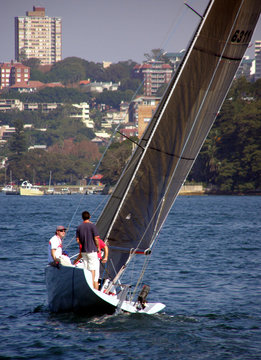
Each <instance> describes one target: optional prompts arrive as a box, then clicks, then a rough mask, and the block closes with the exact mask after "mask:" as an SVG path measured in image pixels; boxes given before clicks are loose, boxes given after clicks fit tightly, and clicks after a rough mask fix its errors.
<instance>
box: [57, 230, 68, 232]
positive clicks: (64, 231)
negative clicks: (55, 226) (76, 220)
mask: <svg viewBox="0 0 261 360" xmlns="http://www.w3.org/2000/svg"><path fill="white" fill-rule="evenodd" d="M58 231H60V232H65V231H66V230H58Z"/></svg>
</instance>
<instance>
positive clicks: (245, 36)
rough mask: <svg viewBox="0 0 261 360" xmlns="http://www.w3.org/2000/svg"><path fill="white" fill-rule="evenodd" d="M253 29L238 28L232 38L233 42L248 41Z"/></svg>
mask: <svg viewBox="0 0 261 360" xmlns="http://www.w3.org/2000/svg"><path fill="white" fill-rule="evenodd" d="M251 34H252V30H247V31H245V30H236V31H235V33H234V35H233V36H232V38H231V42H237V43H240V42H243V43H246V42H248V41H249V40H250V37H251Z"/></svg>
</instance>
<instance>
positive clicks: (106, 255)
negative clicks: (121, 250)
mask: <svg viewBox="0 0 261 360" xmlns="http://www.w3.org/2000/svg"><path fill="white" fill-rule="evenodd" d="M108 255H109V249H108V246H107V245H105V248H104V258H103V259H102V263H106V262H107V260H108Z"/></svg>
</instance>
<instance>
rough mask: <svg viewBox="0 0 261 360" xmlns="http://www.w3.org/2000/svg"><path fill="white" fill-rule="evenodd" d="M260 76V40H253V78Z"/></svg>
mask: <svg viewBox="0 0 261 360" xmlns="http://www.w3.org/2000/svg"><path fill="white" fill-rule="evenodd" d="M260 78H261V40H256V41H255V80H257V79H260Z"/></svg>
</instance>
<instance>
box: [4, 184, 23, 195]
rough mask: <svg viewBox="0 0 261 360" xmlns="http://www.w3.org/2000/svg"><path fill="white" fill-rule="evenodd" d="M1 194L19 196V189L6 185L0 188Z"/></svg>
mask: <svg viewBox="0 0 261 360" xmlns="http://www.w3.org/2000/svg"><path fill="white" fill-rule="evenodd" d="M2 192H4V193H5V194H6V195H20V192H19V189H18V188H17V187H16V186H14V185H13V184H8V185H6V186H5V187H3V188H2Z"/></svg>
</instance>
